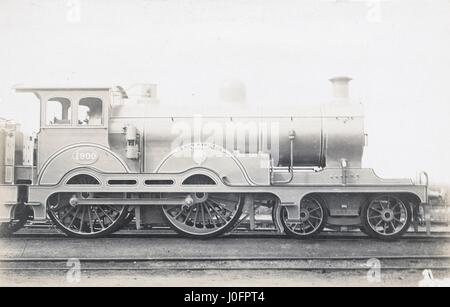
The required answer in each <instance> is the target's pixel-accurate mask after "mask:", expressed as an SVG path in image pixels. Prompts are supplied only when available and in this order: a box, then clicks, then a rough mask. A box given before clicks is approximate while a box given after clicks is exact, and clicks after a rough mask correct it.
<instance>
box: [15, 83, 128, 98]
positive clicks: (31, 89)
mask: <svg viewBox="0 0 450 307" xmlns="http://www.w3.org/2000/svg"><path fill="white" fill-rule="evenodd" d="M14 90H15V91H16V92H19V93H37V92H41V91H109V90H113V91H117V92H119V93H120V94H121V95H122V98H128V95H127V93H126V92H125V90H124V89H123V87H121V86H26V85H16V86H14Z"/></svg>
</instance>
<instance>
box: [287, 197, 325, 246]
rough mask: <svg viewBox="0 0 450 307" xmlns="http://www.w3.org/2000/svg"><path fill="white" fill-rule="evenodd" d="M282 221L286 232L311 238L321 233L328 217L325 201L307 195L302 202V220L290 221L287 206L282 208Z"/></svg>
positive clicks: (296, 236) (298, 236)
mask: <svg viewBox="0 0 450 307" xmlns="http://www.w3.org/2000/svg"><path fill="white" fill-rule="evenodd" d="M280 213H281V216H280V217H281V223H282V225H283V228H284V231H285V232H286V234H288V235H290V236H292V237H295V238H310V237H312V236H315V235H317V234H319V233H320V232H321V231H322V230H323V228H324V227H325V224H326V222H327V219H328V212H327V210H326V208H325V207H324V205H323V202H322V201H320V200H319V199H318V198H315V197H312V196H305V197H304V198H303V199H302V201H301V203H300V220H298V221H288V220H287V218H288V212H287V209H286V208H284V207H283V208H282V209H281V212H280Z"/></svg>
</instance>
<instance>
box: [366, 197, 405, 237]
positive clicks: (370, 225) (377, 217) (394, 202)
mask: <svg viewBox="0 0 450 307" xmlns="http://www.w3.org/2000/svg"><path fill="white" fill-rule="evenodd" d="M411 219H412V210H411V206H410V205H409V204H408V203H407V202H405V201H404V200H402V199H400V198H399V197H397V196H394V195H377V196H375V197H374V198H372V199H371V200H370V201H369V202H368V203H367V205H366V206H364V207H363V210H361V222H362V224H363V227H364V230H365V232H366V233H367V234H368V235H369V236H371V237H373V238H377V239H383V240H392V239H396V238H398V237H401V236H402V235H403V234H404V233H405V232H406V231H408V229H409V227H410V225H411Z"/></svg>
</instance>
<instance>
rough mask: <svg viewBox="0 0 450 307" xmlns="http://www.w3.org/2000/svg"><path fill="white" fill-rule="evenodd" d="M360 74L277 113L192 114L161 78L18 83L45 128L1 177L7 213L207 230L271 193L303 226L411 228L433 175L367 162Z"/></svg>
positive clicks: (385, 232) (228, 222)
mask: <svg viewBox="0 0 450 307" xmlns="http://www.w3.org/2000/svg"><path fill="white" fill-rule="evenodd" d="M350 80H351V79H350V78H347V77H337V78H333V79H331V82H332V84H333V91H334V98H333V99H332V101H331V102H330V103H328V104H325V105H322V106H320V107H312V108H307V107H303V106H296V107H295V108H289V109H287V110H282V109H275V110H271V111H269V112H268V111H264V110H251V109H249V108H247V106H246V105H234V106H223V105H215V106H214V109H213V110H208V111H207V112H205V111H204V110H197V111H196V112H189V113H188V112H186V110H188V109H189V110H190V109H191V108H187V107H185V108H173V107H172V108H171V107H168V106H167V105H165V104H164V103H162V102H160V101H158V99H157V98H156V87H155V86H153V85H148V86H147V87H145V91H144V94H143V95H141V96H140V97H136V96H134V95H128V93H127V92H126V91H125V90H124V89H123V88H122V87H120V86H116V87H67V88H64V87H58V88H54V87H17V88H16V90H17V91H18V92H31V93H34V94H35V95H36V96H37V97H38V99H39V101H40V106H41V107H40V131H39V133H38V134H37V137H36V140H35V153H34V154H33V155H32V160H33V162H32V163H31V165H19V164H18V163H16V164H17V165H13V173H15V174H17V178H15V180H14V178H12V177H11V178H10V179H11V180H10V181H9V182H6V181H4V182H1V183H2V185H1V186H0V192H1V194H0V195H1V197H0V207H1V208H0V219H1V220H0V221H1V222H3V228H5V227H9V229H11V225H12V223H13V221H19V222H17V223H16V224H15V225H21V224H20V221H23V220H24V219H25V217H26V218H29V216H31V218H32V219H34V220H36V221H42V220H46V219H47V218H48V217H49V218H50V219H51V220H52V221H53V223H54V224H55V225H56V226H57V227H58V228H59V229H60V230H61V231H63V232H64V233H66V234H68V235H70V236H76V237H86V238H88V237H98V236H102V235H105V234H108V233H111V232H114V231H117V230H118V229H120V228H121V227H123V226H124V225H126V224H127V223H128V222H129V221H130V220H131V219H132V218H135V220H136V224H137V227H138V228H140V227H141V226H142V225H151V224H152V223H155V222H157V221H160V222H163V223H166V224H168V225H169V226H170V227H172V228H173V229H174V230H176V231H177V232H179V233H181V234H183V235H186V236H191V237H196V238H206V237H213V236H217V235H220V234H224V233H226V232H228V231H230V230H231V229H233V227H235V225H236V224H237V223H238V222H239V220H240V218H241V217H242V216H243V210H246V212H252V210H251V209H249V208H253V209H254V206H256V205H258V206H261V205H262V206H265V207H267V208H270V210H272V218H273V222H274V224H275V225H276V227H277V229H278V230H279V231H280V232H285V233H287V234H288V235H291V236H294V237H297V238H307V237H311V236H314V235H316V234H318V233H320V232H321V231H322V230H323V228H324V227H327V228H335V229H340V228H342V227H345V228H359V229H361V230H362V231H364V232H365V233H366V234H368V235H370V236H374V237H378V238H383V239H391V238H396V237H398V236H401V235H402V234H404V233H405V232H406V231H407V230H408V228H409V227H410V225H411V223H414V224H415V225H417V223H419V221H421V220H422V217H421V211H420V210H419V208H420V206H421V205H422V204H426V203H427V201H428V196H427V195H428V194H427V193H428V182H427V181H428V179H427V178H426V177H427V176H426V174H424V176H423V177H424V178H425V179H426V180H424V181H423V182H418V183H414V182H413V181H412V180H410V179H382V178H379V177H378V176H377V175H376V174H375V173H374V171H373V170H372V169H370V168H363V167H362V163H361V161H362V157H363V152H364V147H365V146H366V139H367V135H366V134H365V131H364V117H363V110H362V107H361V105H359V104H354V103H352V102H351V100H350V98H349V94H348V85H349V82H350ZM202 111H203V112H202ZM3 143H5V142H3ZM5 144H6V143H5ZM3 146H5V145H3ZM27 146H30V145H29V143H28V145H27ZM17 152H21V150H20V146H19V149H18V150H17ZM0 158H1V157H0ZM0 170H2V169H1V168H0ZM14 170H15V171H14ZM2 172H3V170H2ZM0 178H1V177H0ZM244 208H246V209H244ZM15 212H22V213H21V214H17V213H15ZM23 212H26V214H25V213H23ZM5 225H6V226H5ZM16 228H17V227H16Z"/></svg>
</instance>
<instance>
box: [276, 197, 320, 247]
mask: <svg viewBox="0 0 450 307" xmlns="http://www.w3.org/2000/svg"><path fill="white" fill-rule="evenodd" d="M307 197H310V196H307ZM310 198H312V199H314V200H315V202H317V203H318V204H319V205H320V207H321V209H322V213H323V218H322V221H321V223H320V225H319V227H317V228H316V230H315V231H314V232H312V233H310V234H299V233H297V232H295V231H293V230H292V229H291V228H290V227H288V225H287V222H286V220H285V218H284V216H285V215H287V209H286V208H284V207H283V208H281V211H280V214H281V217H280V220H281V224H282V225H283V229H284V232H285V233H286V234H287V235H288V236H290V237H293V238H296V239H309V238H312V237H315V236H317V235H318V234H320V233H321V232H322V230H323V229H324V227H325V225H326V224H327V220H328V210H327V208H326V207H325V206H324V202H323V201H322V200H321V199H319V198H316V197H310Z"/></svg>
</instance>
